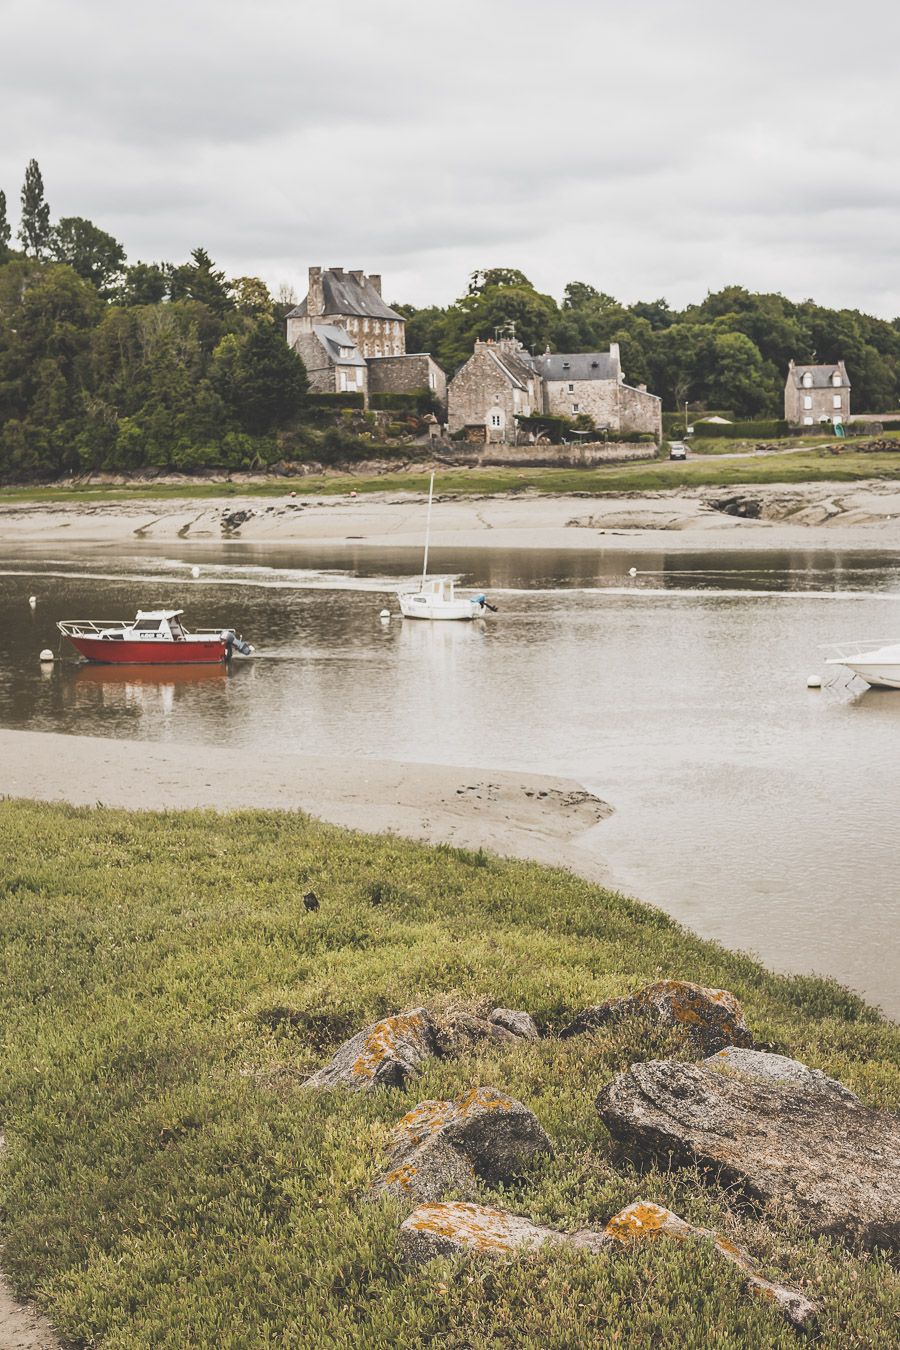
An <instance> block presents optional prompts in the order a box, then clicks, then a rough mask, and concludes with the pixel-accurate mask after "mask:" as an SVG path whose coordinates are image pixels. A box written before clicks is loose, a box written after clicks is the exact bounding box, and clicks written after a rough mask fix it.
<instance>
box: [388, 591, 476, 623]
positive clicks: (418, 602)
mask: <svg viewBox="0 0 900 1350" xmlns="http://www.w3.org/2000/svg"><path fill="white" fill-rule="evenodd" d="M400 613H401V614H402V615H403V617H404V619H431V620H432V621H447V620H455V621H456V622H460V621H463V622H465V621H466V620H468V619H477V618H479V617H480V616H481V606H480V605H473V604H471V603H470V602H469V601H468V600H452V601H444V602H443V603H442V602H440V601H437V602H435V601H432V600H427V599H426V600H424V601H423V600H422V599H420V597H419V596H405V595H401V596H400Z"/></svg>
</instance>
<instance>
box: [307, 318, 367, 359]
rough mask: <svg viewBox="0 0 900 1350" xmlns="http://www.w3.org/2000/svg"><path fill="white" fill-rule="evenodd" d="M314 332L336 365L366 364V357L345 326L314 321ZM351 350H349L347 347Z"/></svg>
mask: <svg viewBox="0 0 900 1350" xmlns="http://www.w3.org/2000/svg"><path fill="white" fill-rule="evenodd" d="M313 332H314V333H315V335H316V337H317V338H318V339H319V341H320V342H321V344H322V346H323V347H324V348H325V354H326V355H327V356H328V358H329V360H330V361H332V362H333V363H334V364H335V365H336V366H364V365H365V364H366V359H365V357H364V356H361V355H360V352H359V348H358V347H357V345H356V343H355V342H354V341H353V338H352V337H351V336H350V334H349V333H348V332H347V331H346V329H344V328H338V327H337V325H336V324H330V323H314V324H313ZM348 347H349V348H350V351H349V352H347V348H348Z"/></svg>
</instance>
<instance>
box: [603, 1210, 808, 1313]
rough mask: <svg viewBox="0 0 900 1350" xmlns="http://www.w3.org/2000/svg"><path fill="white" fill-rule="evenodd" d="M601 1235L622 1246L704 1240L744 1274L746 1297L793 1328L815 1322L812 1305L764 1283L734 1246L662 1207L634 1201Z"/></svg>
mask: <svg viewBox="0 0 900 1350" xmlns="http://www.w3.org/2000/svg"><path fill="white" fill-rule="evenodd" d="M604 1234H605V1236H606V1237H607V1238H610V1239H613V1240H614V1241H616V1242H623V1243H634V1242H646V1241H648V1240H652V1239H653V1238H658V1237H668V1238H674V1239H675V1240H676V1241H680V1242H683V1241H685V1240H686V1239H689V1238H690V1239H695V1240H696V1239H698V1238H706V1239H707V1240H708V1241H710V1242H712V1244H713V1245H714V1247H715V1249H716V1251H717V1252H719V1253H720V1255H722V1256H724V1258H725V1260H726V1261H730V1262H731V1263H732V1265H735V1266H737V1267H738V1268H739V1269H740V1270H742V1271H743V1272H744V1274H745V1275H746V1276H747V1288H748V1289H749V1291H750V1293H751V1294H754V1295H756V1296H757V1297H758V1298H763V1299H766V1300H768V1301H769V1302H771V1303H774V1304H775V1305H776V1306H777V1307H778V1308H779V1309H780V1310H781V1312H782V1313H783V1314H784V1316H785V1317H786V1318H787V1319H788V1321H789V1322H792V1323H793V1324H794V1326H797V1327H808V1326H810V1324H811V1323H812V1322H813V1321H814V1320H815V1318H816V1315H817V1312H818V1309H817V1307H816V1304H815V1303H813V1302H812V1300H811V1299H808V1298H807V1297H806V1296H805V1295H804V1294H801V1292H800V1291H799V1289H792V1288H790V1287H789V1286H788V1285H783V1284H775V1283H774V1282H773V1281H772V1280H767V1279H765V1278H764V1277H763V1276H762V1275H760V1273H759V1268H758V1266H757V1265H756V1263H755V1261H753V1259H752V1258H751V1257H750V1256H749V1255H748V1253H747V1252H745V1251H744V1250H743V1248H741V1247H738V1246H736V1245H735V1243H733V1242H731V1241H729V1239H728V1238H723V1237H720V1236H719V1235H718V1234H717V1233H714V1232H713V1231H712V1229H709V1228H695V1227H694V1225H693V1224H690V1223H686V1222H685V1220H684V1219H682V1218H679V1216H678V1215H677V1214H673V1212H672V1211H671V1210H670V1209H665V1208H664V1207H663V1206H662V1205H654V1204H648V1203H647V1202H646V1201H644V1200H636V1201H635V1202H634V1204H631V1205H628V1206H627V1208H625V1209H623V1210H620V1211H619V1213H618V1214H615V1215H614V1216H613V1217H612V1218H611V1219H610V1221H609V1223H608V1224H607V1225H606V1228H605V1229H604Z"/></svg>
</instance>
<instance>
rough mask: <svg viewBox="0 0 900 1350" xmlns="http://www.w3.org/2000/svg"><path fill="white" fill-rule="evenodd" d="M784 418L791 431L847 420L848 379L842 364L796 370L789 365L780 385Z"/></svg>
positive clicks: (848, 401) (805, 367) (848, 418)
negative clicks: (782, 383)
mask: <svg viewBox="0 0 900 1350" xmlns="http://www.w3.org/2000/svg"><path fill="white" fill-rule="evenodd" d="M784 417H785V421H786V422H788V423H790V425H791V426H792V427H812V426H818V425H819V423H821V422H828V423H834V422H847V421H849V420H850V376H849V375H848V374H847V367H846V366H845V365H844V363H843V361H838V362H837V363H836V364H834V365H819V366H798V365H797V364H796V363H795V362H794V361H791V363H790V365H789V366H788V373H787V380H786V381H785V385H784Z"/></svg>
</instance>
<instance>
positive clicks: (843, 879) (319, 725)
mask: <svg viewBox="0 0 900 1350" xmlns="http://www.w3.org/2000/svg"><path fill="white" fill-rule="evenodd" d="M32 556H33V557H34V559H35V560H34V561H32V562H29V558H28V556H27V554H26V552H25V551H23V553H22V554H21V555H18V556H17V557H16V558H14V559H7V560H6V561H5V562H3V561H2V560H0V572H5V575H3V576H2V577H0V722H2V723H3V724H4V725H7V726H19V727H31V728H35V729H45V730H54V731H68V732H73V733H80V734H87V735H112V736H131V737H135V738H145V739H152V740H176V739H177V740H178V742H179V743H180V744H190V743H204V744H230V745H233V746H235V747H238V748H241V749H245V750H248V751H250V752H251V753H253V754H254V755H255V756H257V757H264V756H265V755H266V754H267V753H269V752H270V751H271V752H276V751H277V752H281V751H291V750H295V751H298V752H306V753H310V754H324V755H329V754H337V755H343V756H353V757H365V756H379V757H383V758H389V759H409V760H420V761H434V762H442V763H456V764H465V765H473V766H482V767H484V768H492V767H496V768H511V769H515V768H522V769H528V770H534V771H542V772H548V773H560V774H565V775H568V776H571V777H574V778H577V779H579V780H580V781H582V782H584V783H586V784H587V785H588V786H589V787H591V788H592V789H594V790H595V791H597V792H598V793H599V795H601V796H603V797H605V798H606V799H607V800H609V801H611V802H612V803H613V805H614V806H615V808H616V814H615V815H614V816H613V817H611V819H610V820H608V821H606V822H604V823H603V824H602V825H601V826H599V827H598V828H597V830H596V831H595V832H594V835H593V841H594V843H595V845H596V847H597V849H598V852H600V854H601V855H602V856H603V857H604V858H606V859H607V860H608V861H609V863H610V865H611V867H612V870H613V873H614V875H615V876H616V877H617V878H618V879H619V880H620V881H621V884H622V885H623V887H625V888H626V889H629V890H631V891H632V892H633V893H635V894H637V895H640V896H642V897H643V898H645V899H647V900H650V901H652V902H654V903H656V904H659V905H662V906H663V907H664V908H666V909H668V910H669V911H670V912H672V913H674V914H676V915H677V916H679V917H680V918H683V919H684V920H685V922H687V923H689V924H690V925H691V926H692V927H694V928H696V929H698V930H699V931H701V932H703V933H705V934H708V935H710V936H714V937H717V938H719V939H720V940H721V941H723V942H725V943H727V944H729V945H731V946H737V947H745V948H749V949H752V950H756V951H758V952H759V953H760V954H761V955H762V956H763V958H764V959H765V960H766V961H768V962H769V963H770V964H773V965H775V966H780V967H782V968H786V969H798V968H804V969H817V970H823V971H827V972H829V973H832V974H834V975H837V976H838V977H839V978H842V979H844V980H845V981H847V982H849V983H850V984H852V985H854V986H855V987H857V988H859V989H862V990H864V991H865V992H866V993H868V995H869V996H870V997H872V998H873V999H875V1000H878V1001H882V1002H883V1003H884V1005H885V1006H886V1007H889V1008H890V1009H891V1010H893V1011H894V1012H900V996H898V992H897V989H896V970H895V958H894V951H893V944H894V942H895V937H896V931H897V921H898V917H900V897H898V892H897V888H896V884H895V878H896V856H895V855H896V847H895V843H894V821H895V820H896V819H897V817H898V813H900V775H898V774H897V772H896V762H897V744H898V736H900V693H896V694H895V693H891V692H887V691H877V690H871V691H869V690H866V689H865V688H864V686H862V685H861V684H860V683H859V681H857V680H851V679H849V678H848V677H847V675H846V674H845V673H844V672H843V671H841V670H838V669H837V668H835V667H830V668H828V673H827V674H826V680H827V681H828V683H827V684H826V687H825V688H823V689H822V690H820V691H810V690H808V689H807V687H806V682H807V677H808V676H809V675H810V674H811V673H818V672H819V671H821V670H822V669H823V667H822V658H823V655H824V653H823V652H822V650H821V644H823V643H828V642H835V641H839V640H841V639H843V638H846V637H847V635H848V634H849V635H850V636H853V635H854V634H856V633H859V632H865V631H869V632H882V633H887V634H890V633H891V632H896V633H897V635H898V639H900V606H898V605H897V602H896V599H895V596H896V595H897V594H898V593H900V560H898V556H897V555H896V554H891V555H882V556H879V555H877V554H872V553H864V554H840V555H831V554H828V553H825V552H822V551H820V550H809V551H793V552H779V553H777V554H771V553H762V552H760V553H753V554H745V555H741V556H735V555H733V554H731V555H729V554H722V553H719V554H716V553H702V552H692V553H680V552H678V553H670V554H665V553H662V552H660V553H655V554H637V553H621V552H620V553H613V552H611V551H606V552H604V551H603V550H584V551H582V550H571V551H560V550H548V551H542V552H535V553H533V554H525V553H522V552H520V551H516V552H511V553H502V552H498V553H490V552H488V551H486V550H473V551H468V552H465V553H457V554H455V555H454V556H453V557H450V556H449V555H447V553H446V551H444V552H441V551H440V550H438V552H437V555H436V556H435V558H434V566H435V570H447V571H449V570H451V569H452V568H454V567H456V568H457V569H459V570H461V572H462V575H463V578H464V580H465V581H466V582H475V581H477V582H478V583H479V585H481V586H483V588H484V589H485V590H487V591H488V592H489V593H490V594H491V595H492V598H494V599H496V600H497V601H498V602H499V605H500V612H499V614H497V615H491V616H489V617H488V618H487V619H484V620H477V621H476V622H474V623H470V624H452V623H451V624H429V623H415V622H403V621H402V620H401V619H400V618H399V617H398V616H397V614H396V602H395V600H394V599H393V597H392V595H391V591H392V588H393V586H394V584H395V582H396V579H397V578H398V577H402V576H405V575H409V574H411V573H413V572H414V571H415V570H416V567H417V566H418V562H419V556H418V554H417V553H416V552H415V551H412V550H401V551H397V550H388V549H384V550H375V551H369V550H361V549H358V548H357V547H356V546H355V545H353V546H348V547H347V548H346V549H343V550H341V549H334V548H330V549H327V550H323V549H320V548H317V547H314V546H307V547H305V548H301V547H292V548H289V549H283V548H278V549H267V548H261V547H247V546H226V547H219V546H212V545H210V546H206V547H205V548H198V547H196V546H195V547H193V548H192V549H190V550H187V549H186V550H184V552H182V553H179V554H177V555H176V554H174V553H173V551H172V550H171V545H169V546H168V549H167V550H166V551H163V550H161V549H159V548H156V549H155V550H154V549H152V548H150V547H149V546H141V547H135V548H133V549H131V550H130V551H129V553H128V554H127V556H126V555H123V556H119V555H117V554H116V553H115V551H114V550H112V549H102V550H78V551H74V550H73V552H72V553H71V554H66V555H65V556H62V557H57V559H56V560H54V561H53V562H52V563H49V562H48V563H46V564H43V563H41V562H40V560H39V557H38V556H37V554H34V555H32ZM192 565H199V566H200V568H201V575H200V577H199V578H196V579H195V578H193V577H192V576H191V573H190V567H191V566H192ZM632 566H634V567H636V568H637V569H638V572H637V576H636V577H635V578H633V579H631V578H629V577H628V569H629V568H630V567H632ZM341 567H343V569H344V570H343V571H342V572H341V573H340V575H335V569H340V568H341ZM42 568H43V569H44V570H42ZM51 571H52V572H54V573H55V574H56V575H54V576H53V577H51V576H50V575H49V572H51ZM360 574H362V575H360ZM100 575H103V576H105V577H106V578H107V579H105V580H98V579H96V578H97V577H98V576H100ZM31 594H35V595H37V597H38V604H37V608H36V610H35V611H34V612H33V613H32V612H31V611H30V610H29V607H28V596H29V595H31ZM161 605H165V606H166V607H171V608H183V609H184V610H185V611H186V619H187V621H188V623H189V624H194V625H196V626H198V627H202V626H221V625H222V624H223V623H226V622H227V623H228V624H229V625H233V626H234V627H235V628H236V629H237V630H238V631H240V632H243V633H244V634H245V635H246V636H247V637H248V638H249V639H250V640H251V641H252V642H254V643H255V644H256V646H257V648H258V650H259V655H258V656H257V657H256V658H254V659H253V660H251V661H247V662H238V661H237V659H235V661H234V663H233V665H232V668H231V671H230V672H228V671H226V670H225V669H224V668H218V667H183V668H178V669H177V670H174V671H172V672H171V673H169V672H166V673H165V674H161V673H160V672H159V671H157V670H153V671H138V670H137V669H136V668H127V669H126V668H121V669H118V670H115V669H111V668H108V667H107V668H100V667H97V668H93V669H92V668H80V669H79V668H76V667H75V666H74V665H72V664H71V663H68V662H66V663H63V664H57V665H55V666H54V667H53V668H52V670H51V671H50V673H49V674H48V673H46V672H44V671H43V670H42V669H41V667H40V664H39V662H38V660H37V655H38V652H39V651H40V649H41V648H42V647H45V646H51V647H53V648H54V649H56V647H57V641H56V634H55V629H54V623H55V620H56V619H57V618H69V617H72V616H73V615H77V614H82V615H88V616H91V615H96V614H103V613H106V614H111V615H116V614H119V615H123V616H125V615H131V614H133V613H134V611H135V609H136V608H137V607H138V606H140V607H141V608H146V609H150V608H156V607H159V606H161ZM385 606H387V607H388V608H389V609H390V610H391V611H392V612H393V617H392V618H391V619H390V620H389V621H388V622H382V620H381V618H380V614H381V611H382V609H383V608H384V607H385ZM560 861H562V862H564V861H565V859H564V858H562V859H561V860H560Z"/></svg>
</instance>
